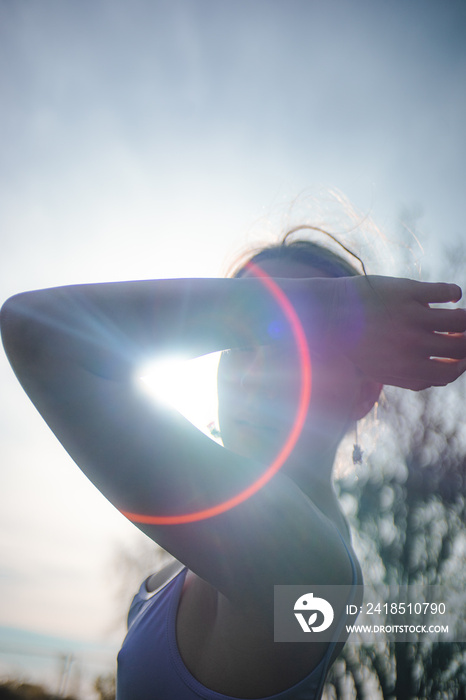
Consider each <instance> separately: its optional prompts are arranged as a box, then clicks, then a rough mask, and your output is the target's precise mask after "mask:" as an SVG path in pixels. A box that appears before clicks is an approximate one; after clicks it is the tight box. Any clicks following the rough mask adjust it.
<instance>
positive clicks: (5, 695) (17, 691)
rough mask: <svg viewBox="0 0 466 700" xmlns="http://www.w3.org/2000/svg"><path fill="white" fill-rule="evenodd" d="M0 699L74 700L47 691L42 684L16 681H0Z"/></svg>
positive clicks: (70, 697) (73, 699)
mask: <svg viewBox="0 0 466 700" xmlns="http://www.w3.org/2000/svg"><path fill="white" fill-rule="evenodd" d="M0 700H75V698H73V697H72V696H67V697H66V698H63V697H62V696H58V695H54V694H50V693H48V692H47V691H46V690H45V689H44V688H43V687H42V686H40V685H34V684H31V683H20V682H18V681H6V682H4V683H0Z"/></svg>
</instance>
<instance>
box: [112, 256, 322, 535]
mask: <svg viewBox="0 0 466 700" xmlns="http://www.w3.org/2000/svg"><path fill="white" fill-rule="evenodd" d="M247 268H248V270H249V272H252V274H253V275H255V276H256V277H258V278H259V279H260V281H261V282H262V284H263V285H264V287H265V288H266V289H267V290H268V291H269V292H270V293H271V295H272V296H273V297H274V298H275V300H276V301H277V303H278V305H279V306H280V307H281V309H282V311H283V313H284V314H285V316H286V318H287V321H288V323H289V324H290V328H291V331H292V333H293V337H294V341H295V343H296V348H297V350H298V355H299V366H300V375H301V381H300V385H301V390H300V396H299V401H298V407H297V410H296V415H295V419H294V423H293V426H292V428H291V430H290V432H289V434H288V436H287V438H286V440H285V443H284V445H283V447H282V448H281V450H280V452H279V454H278V455H277V456H276V457H275V459H274V460H273V461H272V462H271V464H270V465H269V466H268V467H267V469H266V471H265V472H264V473H263V474H262V475H261V476H260V477H259V478H258V479H256V481H254V482H253V483H252V484H251V485H250V486H248V487H247V488H245V489H244V490H243V491H241V492H240V493H238V494H237V495H236V496H233V497H232V498H229V499H228V500H226V501H223V502H222V503H218V504H217V505H216V506H212V507H211V508H205V509H204V510H198V511H195V512H193V513H180V514H179V515H143V514H142V513H130V512H128V511H124V510H122V511H121V513H122V514H123V515H124V516H125V517H127V518H128V519H129V520H131V521H132V522H134V523H141V524H145V525H181V524H184V523H193V522H196V521H197V520H206V519H207V518H213V517H214V516H215V515H219V514H220V513H224V512H225V511H227V510H230V509H231V508H234V507H235V506H237V505H239V504H240V503H243V501H246V500H247V499H248V498H249V497H250V496H252V495H253V494H255V493H256V492H257V491H259V489H261V488H262V487H263V486H264V485H265V484H266V483H267V482H268V481H270V479H271V478H272V477H273V475H274V474H276V473H277V472H278V470H279V469H280V468H281V467H282V466H283V464H284V463H285V461H286V460H287V459H288V457H289V456H290V454H291V452H292V451H293V449H294V446H295V445H296V442H297V440H298V438H299V436H300V434H301V430H302V429H303V425H304V421H305V419H306V414H307V409H308V406H309V401H310V398H311V376H312V373H311V361H310V357H309V348H308V344H307V340H306V336H305V334H304V330H303V327H302V325H301V321H300V320H299V318H298V315H297V313H296V311H295V310H294V308H293V306H292V304H291V302H290V301H289V299H288V297H287V296H286V294H285V293H284V292H283V291H282V290H281V289H280V287H279V286H278V285H277V284H276V283H275V282H274V281H273V279H272V278H271V277H269V276H268V275H267V274H266V273H265V272H264V271H263V270H261V269H260V267H258V266H257V265H255V264H254V263H248V264H247Z"/></svg>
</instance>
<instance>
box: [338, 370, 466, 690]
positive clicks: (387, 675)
mask: <svg viewBox="0 0 466 700" xmlns="http://www.w3.org/2000/svg"><path fill="white" fill-rule="evenodd" d="M464 386H465V385H464V382H463V381H460V382H458V383H457V384H456V385H453V387H450V388H449V389H447V390H446V389H443V390H442V392H443V393H442V394H441V400H442V403H441V404H440V394H439V393H438V390H435V389H434V390H430V391H426V392H422V393H420V394H406V393H405V394H403V395H402V394H401V393H400V392H397V391H392V393H391V394H390V399H389V402H388V405H389V408H388V409H386V411H385V413H386V421H385V425H384V426H383V427H382V426H381V425H380V424H379V426H378V435H377V443H378V444H377V448H376V449H375V450H374V451H373V452H372V454H371V455H370V456H369V457H368V459H367V461H366V463H365V464H364V465H362V466H361V468H360V469H359V471H358V474H357V475H352V476H350V477H348V478H346V479H345V480H342V481H341V482H340V484H339V488H340V496H341V499H342V503H343V505H344V507H345V509H346V510H347V511H348V514H349V518H350V520H351V525H352V529H353V531H354V533H355V542H354V545H355V549H356V550H357V553H358V556H359V557H360V560H361V565H362V569H363V572H364V577H365V582H366V584H369V583H372V584H378V583H381V582H383V583H387V584H391V583H395V584H404V585H413V584H424V585H443V586H449V587H450V589H451V588H452V586H455V585H456V586H458V588H459V589H460V590H464V583H465V579H466V535H465V530H464V521H465V515H466V431H465V429H464V426H463V425H461V424H460V423H459V421H458V416H459V415H461V412H462V410H463V409H462V395H463V394H464ZM458 624H459V625H461V624H464V621H462V620H458ZM463 629H464V628H463ZM465 687H466V649H465V646H464V645H462V644H459V643H426V642H423V643H416V644H408V643H384V642H380V643H378V644H377V645H375V644H374V645H360V646H358V645H355V644H347V645H346V647H345V650H344V652H343V654H342V657H341V659H340V661H339V662H337V664H335V667H334V669H333V670H332V672H331V675H330V676H329V681H328V684H327V695H328V697H336V698H354V697H356V698H358V699H359V698H364V699H365V698H371V700H375V698H384V699H387V698H396V699H397V700H404V699H405V698H406V699H408V698H409V699H410V700H413V699H414V698H419V699H425V700H427V699H429V700H432V699H434V698H442V699H443V700H449V699H450V698H451V699H452V700H453V699H454V698H460V697H463V698H464V697H465V696H464V688H465Z"/></svg>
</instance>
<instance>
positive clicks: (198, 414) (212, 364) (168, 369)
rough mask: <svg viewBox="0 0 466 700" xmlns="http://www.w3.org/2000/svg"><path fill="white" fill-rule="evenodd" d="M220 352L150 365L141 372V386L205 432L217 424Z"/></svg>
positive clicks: (166, 360) (207, 432) (151, 363)
mask: <svg viewBox="0 0 466 700" xmlns="http://www.w3.org/2000/svg"><path fill="white" fill-rule="evenodd" d="M220 354H221V353H219V352H214V353H211V354H209V355H203V356H202V357H197V358H195V359H194V360H178V359H176V358H173V357H168V358H166V359H164V360H158V361H155V362H150V363H149V364H148V365H146V366H145V367H144V368H142V370H141V373H140V378H139V379H140V384H141V386H142V387H143V388H144V390H145V391H146V392H147V393H148V394H149V395H150V396H152V397H154V398H155V399H157V400H158V401H162V402H163V403H165V404H167V405H168V406H171V407H172V408H175V409H176V410H177V411H179V412H180V413H182V414H183V416H185V418H187V419H188V420H189V421H190V422H191V423H192V424H193V425H195V426H196V428H198V429H199V430H202V432H203V433H205V434H206V435H208V436H209V437H212V434H211V430H210V428H209V426H210V425H211V424H212V423H214V422H215V424H216V422H217V409H218V401H217V367H218V362H219V359H220Z"/></svg>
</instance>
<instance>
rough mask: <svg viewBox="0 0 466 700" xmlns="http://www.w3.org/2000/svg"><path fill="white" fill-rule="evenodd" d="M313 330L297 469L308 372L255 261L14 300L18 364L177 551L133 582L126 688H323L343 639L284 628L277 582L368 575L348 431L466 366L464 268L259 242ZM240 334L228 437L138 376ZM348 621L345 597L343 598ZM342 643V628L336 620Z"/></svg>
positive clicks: (6, 312) (227, 387)
mask: <svg viewBox="0 0 466 700" xmlns="http://www.w3.org/2000/svg"><path fill="white" fill-rule="evenodd" d="M252 261H253V263H254V264H255V265H256V266H258V268H259V269H260V270H261V271H262V272H261V274H264V273H265V275H267V276H268V277H267V278H266V279H268V278H272V279H273V281H274V283H275V285H276V286H277V287H278V289H279V290H281V292H283V294H284V295H285V297H284V298H286V299H288V300H289V301H291V303H292V305H293V308H294V310H295V311H296V313H297V314H298V317H299V319H300V322H301V326H302V328H303V329H304V333H305V336H306V341H307V346H308V350H309V354H310V358H311V366H312V391H311V397H310V403H309V406H308V407H307V409H306V415H305V420H304V424H303V426H302V430H301V431H300V434H299V437H298V439H297V442H296V444H295V446H294V449H293V450H292V451H291V453H290V454H289V455H288V458H287V459H286V461H285V463H284V464H283V467H282V468H281V470H280V471H279V472H278V473H277V474H276V475H275V476H273V477H272V478H271V479H270V480H269V481H268V482H267V483H266V484H265V485H264V486H263V487H262V488H261V489H259V490H257V491H256V492H255V493H254V494H253V495H252V496H251V497H250V498H248V499H245V500H243V501H242V502H241V503H239V505H237V506H236V507H234V508H231V509H229V510H224V511H223V512H220V513H218V514H217V515H215V516H214V517H209V518H204V519H193V520H192V521H191V522H189V521H188V522H178V523H177V524H165V522H164V520H163V519H164V518H168V519H169V518H170V517H172V516H173V515H174V514H192V513H199V512H202V511H205V510H206V509H207V510H209V509H212V508H214V507H215V506H216V505H217V504H219V503H225V502H227V501H228V500H229V499H231V498H232V497H234V496H235V495H236V494H238V493H242V492H243V491H244V490H245V489H246V488H248V487H249V486H250V485H251V484H252V483H254V482H255V481H256V479H258V478H260V476H261V475H262V474H263V473H264V469H265V468H266V467H268V466H269V465H270V464H271V463H272V462H273V460H274V459H275V458H276V456H277V454H279V453H280V450H281V449H282V447H283V444H284V443H285V442H286V440H287V436H289V434H290V431H292V429H293V424H294V421H295V417H296V410H297V405H298V403H299V401H300V395H301V390H302V386H301V381H302V377H303V370H302V362H301V358H300V348H299V347H298V345H299V344H298V343H297V342H296V338H295V333H294V332H293V327H292V326H293V324H292V323H291V322H290V317H289V314H287V313H285V312H284V309H283V304H281V303H278V302H277V299H276V295H274V294H271V293H270V291H269V289H268V286H267V284H265V283H264V279H263V278H261V277H259V276H258V272H257V268H254V267H250V266H247V265H246V266H244V267H242V269H241V270H240V271H239V272H238V273H237V275H236V278H235V279H224V280H220V279H204V280H202V279H195V280H155V281H142V282H123V283H112V284H100V285H98V284H97V285H84V286H74V287H64V288H59V289H49V290H41V291H37V292H30V293H25V294H21V295H18V296H16V297H13V298H12V299H10V300H9V301H8V302H6V304H5V305H4V307H3V309H2V316H1V322H2V334H3V338H4V344H5V348H6V351H7V354H8V356H9V359H10V361H11V363H12V365H13V368H14V370H15V372H16V373H17V376H18V378H19V380H20V381H21V383H22V385H23V387H24V389H25V390H26V392H27V393H28V394H29V396H30V398H31V399H32V401H33V402H34V404H35V405H36V407H37V408H38V410H39V411H40V412H41V414H42V416H43V417H44V419H45V420H46V421H47V423H48V424H49V426H50V427H51V429H52V430H53V431H54V433H55V434H56V436H57V437H58V439H59V440H60V441H61V443H62V444H63V446H64V447H65V448H66V450H67V451H68V452H69V454H70V455H71V456H72V457H73V459H74V460H75V461H76V463H77V464H78V465H79V466H80V468H81V469H82V470H83V471H84V472H85V474H86V475H87V476H88V477H89V478H90V479H91V480H92V481H93V482H94V484H95V485H96V486H97V487H98V488H99V489H100V490H101V491H102V492H103V493H104V494H105V495H106V496H107V497H108V498H109V499H110V500H111V501H112V502H113V503H114V504H115V505H116V507H117V508H119V509H120V510H122V511H123V512H125V513H128V514H133V515H131V516H130V517H131V518H132V519H133V520H136V521H137V522H138V525H139V527H140V528H141V530H143V531H144V532H145V533H146V534H147V535H149V537H151V538H152V539H153V540H154V541H156V542H157V543H158V544H160V545H161V546H162V547H164V548H165V549H166V550H168V551H169V552H170V553H171V554H172V555H173V556H174V557H175V558H176V560H177V561H175V562H174V563H173V564H171V565H169V567H168V568H167V569H166V570H164V571H163V572H160V573H159V574H156V575H154V576H153V577H151V578H150V579H149V580H148V581H147V582H146V583H145V584H143V586H142V587H141V591H140V592H139V594H138V596H136V598H135V601H134V603H133V606H132V609H131V611H130V617H129V623H130V628H129V632H128V636H127V638H126V640H125V643H124V646H123V649H122V651H121V652H120V657H119V677H118V698H120V699H121V700H127V699H131V700H140V699H141V700H143V699H145V698H150V699H151V700H154V699H155V698H163V699H166V698H176V699H177V700H184V699H188V698H198V697H202V698H207V699H213V698H217V699H218V700H220V698H222V697H225V696H227V697H233V698H268V697H274V698H275V697H276V698H280V699H283V700H284V699H285V698H289V699H290V700H291V699H292V698H293V699H294V700H297V699H299V700H304V699H305V698H306V699H308V700H310V699H311V698H319V697H320V696H321V693H322V688H323V684H324V680H325V676H326V673H327V671H328V669H329V667H330V665H331V663H332V661H333V660H334V659H335V657H336V656H337V655H338V652H339V650H340V649H341V643H337V640H336V639H335V640H333V641H332V642H330V643H329V642H322V643H320V642H313V643H302V644H292V643H277V642H274V641H273V639H274V638H273V622H274V620H273V594H274V585H277V584H282V585H300V584H302V585H306V586H312V585H317V584H319V585H321V584H323V585H327V586H329V585H345V586H347V587H349V588H350V589H351V588H352V587H354V586H355V585H356V584H358V583H361V582H362V577H361V572H360V568H359V565H358V563H357V560H356V557H355V555H354V552H353V550H352V547H351V540H350V535H349V531H348V527H347V525H346V521H345V518H344V516H343V514H342V513H341V511H340V508H339V505H338V502H337V500H336V497H335V495H334V492H333V489H332V485H331V473H332V464H333V460H334V456H335V452H336V449H337V447H338V444H339V443H340V441H341V439H342V437H343V435H344V434H345V433H346V432H347V431H348V430H349V429H350V428H351V426H354V423H355V421H357V420H358V419H360V418H362V417H363V416H364V415H365V414H366V413H367V412H368V411H369V410H370V409H371V407H372V406H373V404H374V402H375V401H376V400H377V397H378V395H379V392H380V389H381V386H382V384H384V383H386V384H392V385H396V386H400V387H404V388H409V389H414V390H419V389H424V388H426V387H429V386H435V385H445V384H447V383H449V382H451V381H453V380H455V379H456V378H457V377H458V376H460V374H461V373H462V372H463V371H464V369H465V368H466V359H465V358H466V340H465V338H464V336H463V335H462V334H463V333H464V331H465V330H466V313H465V311H463V310H461V309H439V308H430V306H429V304H431V303H435V304H442V303H446V302H456V301H458V300H459V299H460V297H461V290H460V289H459V287H457V286H456V285H454V284H426V283H420V282H414V281H410V280H399V279H391V278H384V277H365V276H359V275H358V274H357V273H356V271H355V270H354V269H353V268H352V266H350V265H349V264H348V263H347V262H345V260H343V259H342V258H341V257H339V256H338V255H335V254H334V253H331V252H329V251H328V250H326V249H325V248H324V247H322V246H319V245H316V244H313V243H309V242H306V241H295V242H291V243H290V240H289V238H285V240H284V241H283V242H282V243H281V244H279V245H277V246H272V247H271V248H269V249H265V250H263V251H261V252H260V253H259V254H257V255H255V256H253V257H252ZM219 350H225V351H226V352H225V353H224V354H223V356H222V359H221V362H220V366H219V376H218V392H219V424H220V431H221V435H222V439H223V443H224V447H220V446H219V445H217V444H216V443H214V442H213V441H211V440H209V439H208V438H207V437H205V436H204V435H202V434H201V433H199V432H198V431H197V430H196V429H195V428H194V427H193V426H192V425H191V424H190V423H189V422H187V421H186V420H185V419H184V418H183V417H181V416H180V415H179V414H178V413H177V412H176V411H173V410H170V409H168V408H167V407H165V406H163V405H159V404H157V403H154V402H153V401H152V400H149V399H148V398H147V397H146V396H145V395H144V394H143V393H141V392H139V390H138V388H137V385H136V383H135V382H134V374H135V372H136V370H137V368H138V367H139V366H140V364H141V362H142V361H143V360H144V359H146V358H148V357H154V356H160V357H161V356H163V355H165V354H167V353H170V354H175V353H176V354H182V355H183V356H185V357H195V356H198V355H201V354H205V353H208V352H214V351H219ZM335 617H336V619H337V620H341V621H344V605H343V604H342V605H341V606H340V609H338V610H336V611H335ZM340 642H341V638H340Z"/></svg>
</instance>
